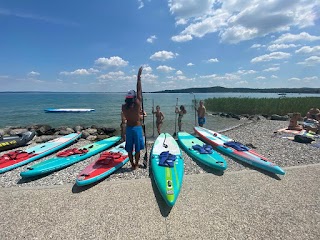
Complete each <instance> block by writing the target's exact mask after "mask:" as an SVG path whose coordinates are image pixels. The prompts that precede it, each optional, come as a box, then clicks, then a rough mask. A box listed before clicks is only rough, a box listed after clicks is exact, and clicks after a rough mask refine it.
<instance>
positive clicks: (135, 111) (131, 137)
mask: <svg viewBox="0 0 320 240" xmlns="http://www.w3.org/2000/svg"><path fill="white" fill-rule="evenodd" d="M141 73H142V67H140V68H139V71H138V75H137V92H136V91H134V90H129V91H128V92H127V94H126V99H125V104H123V105H122V112H123V115H124V117H125V119H126V120H127V126H126V145H125V149H126V151H127V152H128V156H129V160H130V163H131V166H132V169H136V168H137V167H138V166H139V160H140V151H141V150H143V149H144V139H143V129H142V125H141V118H140V110H141V104H142V87H141ZM133 150H134V151H135V162H134V161H133Z"/></svg>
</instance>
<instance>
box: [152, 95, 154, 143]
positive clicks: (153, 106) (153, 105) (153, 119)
mask: <svg viewBox="0 0 320 240" xmlns="http://www.w3.org/2000/svg"><path fill="white" fill-rule="evenodd" d="M152 137H154V99H152Z"/></svg>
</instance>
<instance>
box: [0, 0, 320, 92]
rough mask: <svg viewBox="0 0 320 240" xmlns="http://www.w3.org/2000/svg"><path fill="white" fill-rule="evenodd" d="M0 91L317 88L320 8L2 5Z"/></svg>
mask: <svg viewBox="0 0 320 240" xmlns="http://www.w3.org/2000/svg"><path fill="white" fill-rule="evenodd" d="M0 29H1V34H0V63H1V64H0V84H1V88H0V91H74V92H83V91H86V92H124V91H127V90H128V89H132V88H133V89H134V88H135V84H136V73H137V71H138V68H139V66H144V71H143V76H142V81H143V90H144V91H158V90H165V89H180V88H189V87H212V86H224V87H250V88H278V87H320V1H319V0H261V1H260V0H251V1H248V0H228V1H222V0H169V1H164V0H162V1H159V0H158V1H156V0H117V1H116V0H108V1H105V0H99V1H97V0H92V1H75V0H68V1H62V0H55V1H40V0H29V1H17V0H7V1H3V0H0Z"/></svg>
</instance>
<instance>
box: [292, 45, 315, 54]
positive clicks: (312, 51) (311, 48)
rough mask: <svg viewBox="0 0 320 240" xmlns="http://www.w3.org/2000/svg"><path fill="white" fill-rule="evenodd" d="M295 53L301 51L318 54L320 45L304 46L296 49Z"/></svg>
mask: <svg viewBox="0 0 320 240" xmlns="http://www.w3.org/2000/svg"><path fill="white" fill-rule="evenodd" d="M296 53H303V54H312V55H313V54H320V46H314V47H309V46H304V47H302V48H300V49H298V50H296Z"/></svg>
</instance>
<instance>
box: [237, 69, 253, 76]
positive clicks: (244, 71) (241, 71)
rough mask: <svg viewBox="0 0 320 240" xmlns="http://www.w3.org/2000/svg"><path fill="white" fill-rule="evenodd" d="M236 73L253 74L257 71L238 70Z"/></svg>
mask: <svg viewBox="0 0 320 240" xmlns="http://www.w3.org/2000/svg"><path fill="white" fill-rule="evenodd" d="M237 73H238V74H240V75H247V74H255V73H257V71H255V70H238V71H237Z"/></svg>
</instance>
